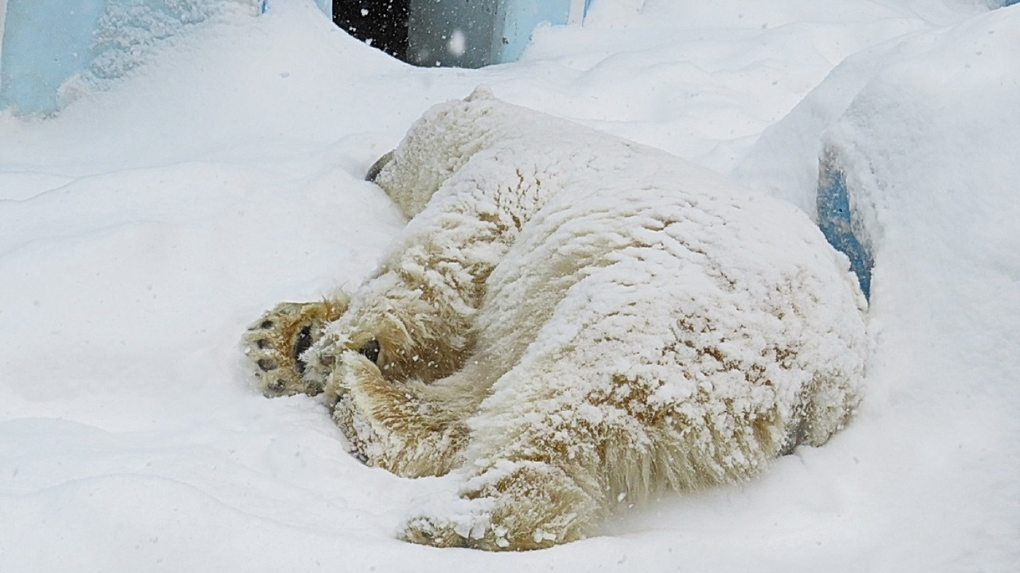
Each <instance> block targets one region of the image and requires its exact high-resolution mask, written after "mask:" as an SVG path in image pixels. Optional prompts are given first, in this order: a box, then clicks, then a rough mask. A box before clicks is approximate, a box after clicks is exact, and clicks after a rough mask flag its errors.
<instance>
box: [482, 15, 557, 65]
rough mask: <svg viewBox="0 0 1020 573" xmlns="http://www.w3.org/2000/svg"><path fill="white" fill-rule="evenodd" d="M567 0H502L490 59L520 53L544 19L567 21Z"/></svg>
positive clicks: (506, 59) (508, 59)
mask: <svg viewBox="0 0 1020 573" xmlns="http://www.w3.org/2000/svg"><path fill="white" fill-rule="evenodd" d="M569 16H570V0H505V1H503V2H500V5H499V12H498V13H497V16H496V23H497V24H496V26H497V28H496V30H497V34H496V40H497V41H496V42H495V43H494V45H493V58H492V62H493V63H505V62H513V61H516V60H517V59H519V58H520V57H521V54H523V53H524V48H525V47H526V46H527V45H528V42H529V41H530V40H531V33H532V32H533V31H534V30H535V27H536V26H538V25H539V24H541V23H543V22H548V23H550V24H566V23H567V19H568V17H569Z"/></svg>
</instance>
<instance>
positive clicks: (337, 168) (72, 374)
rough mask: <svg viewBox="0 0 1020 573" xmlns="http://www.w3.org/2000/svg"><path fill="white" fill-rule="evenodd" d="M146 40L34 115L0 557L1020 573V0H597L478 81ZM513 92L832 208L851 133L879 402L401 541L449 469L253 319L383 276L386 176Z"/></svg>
mask: <svg viewBox="0 0 1020 573" xmlns="http://www.w3.org/2000/svg"><path fill="white" fill-rule="evenodd" d="M695 4H698V5H695ZM146 58H147V60H148V63H147V64H145V65H142V66H139V67H136V68H135V69H134V70H133V71H132V72H131V73H129V74H128V75H127V76H126V77H124V78H121V79H117V80H111V81H106V82H101V84H100V85H99V86H98V87H88V88H84V89H81V90H79V91H80V93H77V94H74V93H71V96H74V98H76V99H74V101H73V102H72V103H71V104H70V105H69V106H68V107H67V108H66V109H64V110H63V111H62V112H61V113H60V114H59V115H58V116H57V117H54V118H48V119H38V118H27V119H26V118H18V117H13V116H11V115H10V114H9V113H8V114H5V115H4V114H0V571H2V572H4V573H7V572H16V573H21V572H51V571H52V572H57V571H61V572H63V571H116V572H121V571H123V572H138V571H174V572H177V571H188V572H195V573H198V572H205V571H209V572H217V573H218V572H220V571H267V572H269V571H272V572H278V571H318V570H330V571H378V572H388V571H415V572H421V573H427V572H430V571H436V572H440V571H443V572H445V571H476V570H483V569H484V570H486V571H489V572H492V573H497V572H503V571H506V572H516V571H522V570H536V571H546V570H550V571H576V572H588V571H596V570H605V571H635V572H643V571H704V572H715V571H718V572H730V571H783V572H788V571H805V572H809V571H810V572H815V571H847V572H861V571H889V572H909V571H919V572H920V571H923V572H926V573H927V572H943V571H991V572H1011V571H1017V570H1020V445H1018V444H1017V437H1018V436H1020V226H1018V225H1017V223H1016V221H1017V220H1020V183H1018V182H1020V161H1018V157H1017V143H1016V142H1018V141H1020V99H1018V98H1017V94H1020V6H1013V7H1009V8H1003V9H999V10H995V11H991V12H990V11H989V10H988V8H987V6H986V5H985V4H984V3H983V2H981V1H980V0H842V1H840V2H838V3H835V2H828V3H826V2H818V1H817V0H775V1H770V2H761V1H759V0H720V1H718V2H712V3H692V2H681V1H679V0H595V2H594V4H593V6H592V12H591V14H590V15H589V18H588V20H587V23H586V25H585V27H583V28H543V29H540V30H539V31H538V33H537V34H536V36H535V42H534V43H533V45H532V46H531V47H530V48H529V50H528V52H527V53H526V55H525V58H524V59H523V61H521V62H519V63H515V64H509V65H504V66H497V67H492V68H487V69H483V70H473V71H471V70H452V69H416V68H412V67H409V66H406V65H404V64H401V63H399V62H396V61H394V60H391V59H390V58H388V57H387V56H385V55H383V54H381V53H379V52H377V51H374V50H371V49H369V48H367V47H366V46H364V45H362V44H360V43H358V42H356V41H354V40H352V39H351V38H349V37H348V36H346V35H345V34H344V33H342V32H341V31H340V30H338V29H336V28H334V27H333V26H332V25H331V23H330V22H328V21H327V19H326V18H325V17H324V16H322V14H321V13H320V12H318V11H317V9H316V8H315V5H314V3H313V2H312V1H311V0H273V1H272V2H270V4H269V11H268V12H267V13H266V14H265V15H264V16H262V17H259V18H252V17H250V16H249V15H247V14H246V13H244V14H243V13H242V11H240V10H238V11H236V13H233V12H230V11H228V13H227V14H226V15H225V16H224V17H221V18H214V19H212V20H210V21H208V22H206V23H204V24H202V25H198V26H195V27H193V28H192V29H191V30H190V31H189V32H188V33H187V35H185V36H184V37H181V38H178V39H177V40H175V41H172V42H163V43H162V44H160V45H158V46H156V48H155V49H154V50H153V52H152V53H151V54H149V55H148V56H146ZM841 62H843V63H842V65H840V63H841ZM837 66H838V67H837ZM830 72H831V74H830ZM827 76H828V79H826V78H827ZM478 84H487V85H489V86H490V87H492V88H493V90H494V91H495V93H496V94H497V96H499V97H501V98H503V99H506V100H508V101H511V102H513V103H517V104H521V105H524V106H528V107H532V108H535V109H539V110H541V111H545V112H548V113H552V114H554V115H558V116H562V117H566V118H569V119H573V120H576V121H579V122H581V123H584V124H586V125H589V126H593V127H596V128H598V129H602V130H605V131H608V132H611V133H615V134H618V135H622V136H625V137H628V138H631V139H635V140H638V141H641V142H643V143H647V144H651V145H654V146H656V147H660V148H663V149H665V150H667V151H670V152H673V153H675V154H677V155H680V156H683V157H686V158H689V159H692V160H693V161H695V162H698V163H700V164H702V165H705V166H708V167H710V168H713V169H715V170H718V171H720V172H722V173H724V174H728V175H730V176H732V177H734V178H735V179H737V180H738V181H739V182H741V183H743V184H745V185H747V186H750V187H755V188H759V189H762V190H765V191H767V192H770V193H772V194H774V195H776V196H779V197H782V198H784V199H787V200H790V201H792V202H793V203H795V204H797V205H799V206H801V207H802V208H804V209H805V210H807V211H809V212H810V211H811V210H812V209H813V205H814V187H815V181H816V178H817V159H818V156H819V154H820V152H821V150H822V148H823V145H828V146H829V148H830V149H835V150H837V151H838V152H840V153H841V154H842V155H841V156H842V157H843V158H844V160H845V167H846V169H847V173H848V179H853V177H857V179H855V180H854V181H855V182H856V184H857V185H858V188H859V189H860V195H859V196H858V197H857V201H858V204H857V205H856V207H857V208H858V209H859V212H860V213H861V218H862V219H861V220H862V225H864V227H865V228H866V230H867V232H868V233H869V240H870V243H871V247H872V248H873V250H874V254H875V274H874V282H873V285H872V307H871V310H870V315H871V317H870V320H871V326H870V328H871V339H872V341H873V345H874V348H873V360H872V365H871V370H870V374H869V380H868V395H867V396H866V398H865V401H864V405H863V407H862V408H861V411H860V412H859V414H858V416H857V419H856V420H855V422H854V423H853V424H852V425H851V426H850V427H848V428H847V429H846V430H845V431H843V432H842V433H841V434H840V435H838V436H837V437H836V438H835V439H834V440H833V441H832V442H831V443H830V444H829V445H827V446H826V447H824V448H819V449H810V448H801V449H799V450H798V451H797V452H796V453H795V454H794V455H791V456H788V457H786V458H783V459H781V460H778V461H777V462H776V464H775V465H774V467H773V468H772V469H770V470H769V471H768V472H767V473H766V474H765V475H764V476H763V477H761V478H760V479H757V480H754V481H752V482H749V483H745V484H740V485H737V486H732V487H728V488H722V489H720V490H716V491H709V492H704V493H700V494H696V495H689V496H685V497H683V498H668V499H663V500H661V501H660V502H658V503H656V504H654V505H653V506H650V507H636V508H632V509H631V510H629V511H627V512H625V513H624V514H622V515H621V516H619V517H618V518H617V519H615V520H614V521H612V522H611V523H610V524H609V525H608V526H607V527H606V528H605V531H604V532H603V534H602V535H600V536H598V537H594V538H591V539H588V540H585V541H581V542H577V543H573V544H569V545H566V546H562V547H558V548H555V549H551V550H545V551H539V552H532V553H522V554H488V553H483V552H478V551H470V550H436V549H430V548H425V547H419V546H414V545H409V544H405V543H402V542H400V541H397V540H395V539H394V538H393V533H394V531H395V529H396V527H397V526H398V525H399V524H400V523H401V520H402V518H403V517H405V515H406V514H407V512H408V511H409V510H410V508H411V507H413V505H414V504H415V503H417V502H416V501H415V500H421V499H423V498H425V497H428V495H429V493H430V491H434V489H435V488H436V487H437V485H438V484H437V483H436V482H437V480H434V479H425V480H404V479H400V478H396V477H394V476H392V475H390V474H388V473H386V472H384V471H382V470H376V469H371V468H367V467H365V466H363V465H361V464H360V463H358V462H357V461H356V460H355V459H353V458H351V457H350V456H348V455H347V454H345V453H344V451H343V447H342V443H341V440H342V438H341V436H340V435H339V432H338V430H337V429H336V428H335V427H334V426H333V424H332V422H331V421H330V420H329V416H328V415H327V413H326V412H325V410H324V409H323V408H322V407H321V406H319V405H318V403H317V402H316V401H315V400H313V399H310V398H306V397H293V398H286V399H277V400H266V399H264V398H263V397H262V396H261V395H260V394H258V393H257V392H256V391H254V390H253V389H252V388H251V387H250V385H249V381H248V380H246V378H245V376H244V373H243V370H242V368H241V366H240V351H239V348H238V340H239V338H240V335H241V333H242V332H243V331H244V329H245V327H246V325H247V323H248V322H249V321H250V320H253V319H254V318H255V317H257V316H258V315H259V313H261V312H262V311H263V310H264V309H265V308H268V307H269V306H271V305H273V304H275V303H276V302H278V301H281V300H307V299H313V298H315V297H318V296H320V295H322V294H323V293H327V292H329V291H330V290H331V289H333V288H335V287H338V286H344V285H347V286H353V285H356V284H357V283H358V282H360V280H361V279H362V278H363V277H364V276H365V275H366V273H368V272H369V271H370V270H371V269H372V267H373V266H374V264H375V262H376V259H377V257H378V256H379V255H380V254H381V253H382V250H383V249H384V248H385V246H386V245H387V243H388V241H390V240H391V238H392V237H393V236H394V235H395V233H396V232H397V231H398V230H399V229H400V228H401V226H402V225H403V223H404V221H403V220H402V218H401V216H400V215H399V213H398V212H397V210H396V209H395V207H394V206H392V205H391V204H390V203H389V201H388V199H387V198H386V197H385V196H384V194H383V193H382V192H381V191H380V190H379V189H378V188H376V187H375V186H374V185H371V184H368V183H365V182H363V181H362V180H361V179H362V175H363V173H364V172H365V170H366V169H367V168H368V166H369V165H370V164H371V163H372V162H373V161H374V160H375V158H376V157H378V156H379V155H381V154H382V153H383V152H385V151H387V150H388V149H390V148H391V147H393V146H394V145H395V144H396V142H397V141H399V139H400V137H401V136H402V135H403V133H404V131H405V130H406V129H407V127H408V126H409V124H410V123H411V122H412V121H413V120H414V119H415V118H417V117H418V116H419V115H420V114H421V113H422V112H423V111H424V110H425V109H427V108H428V107H429V106H431V105H432V104H435V103H437V102H440V101H444V100H446V99H450V98H454V97H463V96H464V95H466V94H468V93H469V92H470V91H471V90H472V89H473V88H474V87H475V86H476V85H478ZM816 87H817V88H818V89H815V88H816ZM100 88H101V89H100Z"/></svg>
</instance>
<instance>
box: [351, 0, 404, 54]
mask: <svg viewBox="0 0 1020 573" xmlns="http://www.w3.org/2000/svg"><path fill="white" fill-rule="evenodd" d="M409 8H410V0H333V23H334V24H336V25H337V26H339V27H341V28H343V29H344V30H346V31H347V32H348V33H349V34H350V35H352V36H354V37H355V38H358V39H359V40H362V41H364V42H365V43H367V44H369V45H370V46H372V47H374V48H378V49H380V50H382V51H384V52H386V53H387V54H390V55H391V56H393V57H395V58H399V59H401V60H404V61H407V19H408V12H409Z"/></svg>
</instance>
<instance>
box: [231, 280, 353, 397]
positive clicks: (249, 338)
mask: <svg viewBox="0 0 1020 573" xmlns="http://www.w3.org/2000/svg"><path fill="white" fill-rule="evenodd" d="M346 309H347V299H346V298H345V297H342V296H339V297H336V298H334V299H332V300H322V301H319V302H308V303H295V302H284V303H281V304H279V305H277V306H276V307H274V308H273V309H271V310H269V311H268V312H266V313H265V314H263V315H262V316H261V317H260V318H259V319H258V320H257V321H255V322H254V323H253V324H252V325H251V326H249V327H248V330H247V332H245V334H244V337H243V339H242V344H243V345H244V355H245V357H246V358H247V359H248V363H249V364H250V366H251V371H252V373H253V374H254V376H255V385H256V387H257V388H258V389H259V390H260V391H261V392H262V393H263V394H264V395H265V396H267V397H270V398H271V397H275V396H289V395H292V394H299V393H305V394H308V395H309V396H314V395H316V394H319V393H321V392H322V385H321V384H318V383H315V382H313V381H310V380H308V379H307V377H305V376H304V374H305V370H306V368H305V361H304V359H303V358H302V354H303V353H304V352H305V351H306V350H308V348H309V347H311V346H312V345H313V344H314V343H315V342H316V341H317V340H318V339H319V338H321V337H322V334H323V331H324V329H325V327H326V325H327V324H329V323H330V322H333V321H334V320H336V319H338V318H340V316H341V315H342V314H343V313H344V311H345V310H346Z"/></svg>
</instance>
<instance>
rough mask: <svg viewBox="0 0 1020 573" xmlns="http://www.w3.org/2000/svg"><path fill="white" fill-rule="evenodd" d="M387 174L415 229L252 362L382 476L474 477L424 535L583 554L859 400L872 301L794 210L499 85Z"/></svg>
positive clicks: (253, 349) (261, 346) (804, 439)
mask: <svg viewBox="0 0 1020 573" xmlns="http://www.w3.org/2000/svg"><path fill="white" fill-rule="evenodd" d="M373 177H374V179H375V181H376V182H377V183H378V184H379V185H380V186H381V187H383V189H385V190H386V192H387V193H388V194H389V195H390V196H391V197H392V198H393V200H394V201H395V202H396V203H397V204H398V205H399V206H400V208H401V209H403V211H404V212H405V213H406V214H407V216H408V217H410V218H411V220H410V223H409V224H408V226H407V228H406V229H405V231H404V232H403V234H402V236H401V237H400V239H399V240H398V241H397V243H396V245H395V246H394V247H393V248H392V249H390V251H389V254H388V255H387V256H386V257H385V258H384V260H383V261H382V263H381V265H380V267H379V269H378V270H377V271H376V272H375V273H374V275H373V276H371V277H370V278H369V279H368V280H367V281H366V282H365V283H364V284H362V285H361V287H360V288H358V289H357V291H356V292H354V293H353V295H352V296H351V298H350V300H349V302H348V300H347V299H345V298H340V299H338V300H327V301H323V302H320V303H310V304H307V305H293V304H291V303H286V304H284V305H281V306H280V307H277V308H276V309H274V310H273V311H270V313H268V314H267V315H266V316H264V317H263V318H262V319H260V320H259V321H258V322H256V323H255V324H254V325H253V327H252V329H251V330H250V331H249V333H248V335H247V341H248V346H249V348H248V352H249V356H250V358H251V360H252V363H253V364H255V365H257V366H256V367H255V368H254V370H255V372H256V374H257V376H258V378H259V385H260V387H261V389H262V390H263V391H264V392H265V393H266V394H267V395H278V394H286V393H294V392H301V391H304V392H308V393H310V394H318V393H320V392H323V391H324V395H325V397H326V401H327V402H328V404H329V406H330V407H331V408H332V410H333V416H334V419H335V421H336V422H337V423H338V424H339V426H340V427H341V429H342V430H343V432H344V433H345V434H346V436H347V437H348V438H349V440H350V443H351V445H352V447H353V449H354V451H355V452H356V453H357V455H358V456H359V457H361V458H362V459H363V460H364V461H365V462H366V463H368V464H369V465H374V466H378V467H382V468H386V469H387V470H390V471H392V472H394V473H396V474H398V475H401V476H409V477H414V476H429V475H442V474H446V473H448V472H450V471H455V472H456V476H457V477H456V479H457V481H458V483H459V484H460V485H459V492H458V493H459V500H457V499H450V500H449V501H448V502H442V501H437V502H433V503H431V504H430V505H429V509H428V510H422V511H420V512H419V513H418V514H416V515H414V516H413V517H412V518H410V519H409V520H408V521H407V522H406V524H405V526H404V527H403V528H402V530H401V536H402V537H403V538H405V539H407V540H409V541H414V542H417V543H426V544H432V545H437V546H472V547H480V548H484V549H531V548H540V547H546V546H550V545H554V544H557V543H563V542H567V541H571V540H574V539H578V538H581V537H584V536H585V535H587V534H590V533H591V532H592V531H593V529H594V528H596V526H597V525H598V524H599V522H600V521H601V520H602V519H603V518H604V517H606V516H607V515H608V514H610V513H611V512H612V511H613V509H614V508H615V507H617V506H619V505H620V500H623V499H625V500H626V501H625V503H628V504H629V503H633V502H635V501H638V500H641V499H646V498H649V497H651V496H655V495H658V494H660V493H661V492H663V491H664V490H677V491H689V490H694V489H698V488H703V487H707V486H711V485H715V484H720V483H725V482H733V481H737V480H743V479H746V478H748V477H750V476H753V475H755V474H757V473H759V472H761V471H762V470H763V469H764V468H765V467H766V466H767V465H768V463H769V461H770V460H772V459H773V458H775V457H776V456H778V455H780V454H781V453H783V452H785V451H788V450H790V449H791V448H792V447H794V446H795V445H797V444H801V443H803V444H811V445H821V444H823V443H825V442H826V440H828V439H829V437H830V436H831V435H832V434H833V433H834V432H835V431H836V430H838V429H839V428H840V427H841V426H842V425H843V424H844V423H845V422H846V421H847V419H848V417H849V416H850V415H851V413H852V412H853V410H854V408H855V406H856V405H857V403H858V400H859V399H860V391H861V381H862V378H863V374H864V366H865V358H866V349H867V342H866V338H865V325H864V318H863V313H864V304H865V303H864V299H863V297H862V295H861V293H860V291H859V289H858V287H857V283H856V281H855V280H854V278H853V276H852V275H851V274H850V273H849V272H848V263H847V261H846V259H845V258H844V257H842V256H841V255H839V254H837V253H836V252H835V251H834V250H833V249H832V248H830V246H829V245H828V244H827V243H826V242H825V239H824V238H823V237H822V234H821V233H820V232H819V231H818V229H817V228H816V227H815V225H814V224H812V222H811V221H810V220H809V219H808V218H807V217H806V216H805V215H804V214H803V213H802V212H800V211H798V210H796V209H795V208H794V207H792V206H790V205H788V204H786V203H783V202H780V201H778V200H774V199H770V198H768V197H765V196H763V195H758V194H753V193H751V192H748V191H745V190H742V189H738V188H733V187H732V186H730V185H729V184H728V183H726V182H724V181H721V180H720V179H719V178H717V177H716V176H713V175H712V174H710V173H707V172H705V171H703V170H701V169H699V168H697V167H694V166H692V165H690V164H688V163H686V162H684V161H682V160H680V159H677V158H676V157H673V156H671V155H668V154H666V153H664V152H661V151H658V150H655V149H651V148H648V147H643V146H641V145H637V144H635V143H632V142H628V141H625V140H622V139H618V138H615V137H611V136H608V135H605V134H602V133H598V132H595V131H592V130H589V129H586V128H583V127H581V126H578V125H575V124H572V123H569V122H566V121H563V120H559V119H555V118H552V117H549V116H546V115H543V114H539V113H536V112H533V111H529V110H526V109H523V108H520V107H516V106H513V105H509V104H506V103H503V102H501V101H498V100H496V99H494V98H493V97H492V96H491V94H489V93H487V92H485V91H484V90H479V91H476V93H475V94H473V95H472V96H471V97H469V98H467V99H466V100H464V101H455V102H451V103H447V104H443V105H440V106H437V107H435V108H433V109H432V110H431V111H429V112H428V113H427V114H426V115H425V116H424V117H423V118H422V119H421V120H419V121H418V122H417V123H415V124H414V126H413V127H412V128H411V130H410V132H409V133H408V135H407V137H406V138H405V139H404V141H403V142H402V143H401V144H400V146H399V147H398V148H397V149H396V150H395V152H394V153H393V155H392V157H391V158H390V159H389V161H388V163H386V164H385V165H384V166H383V167H382V169H381V170H380V171H378V172H377V173H373ZM306 349H307V350H306Z"/></svg>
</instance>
